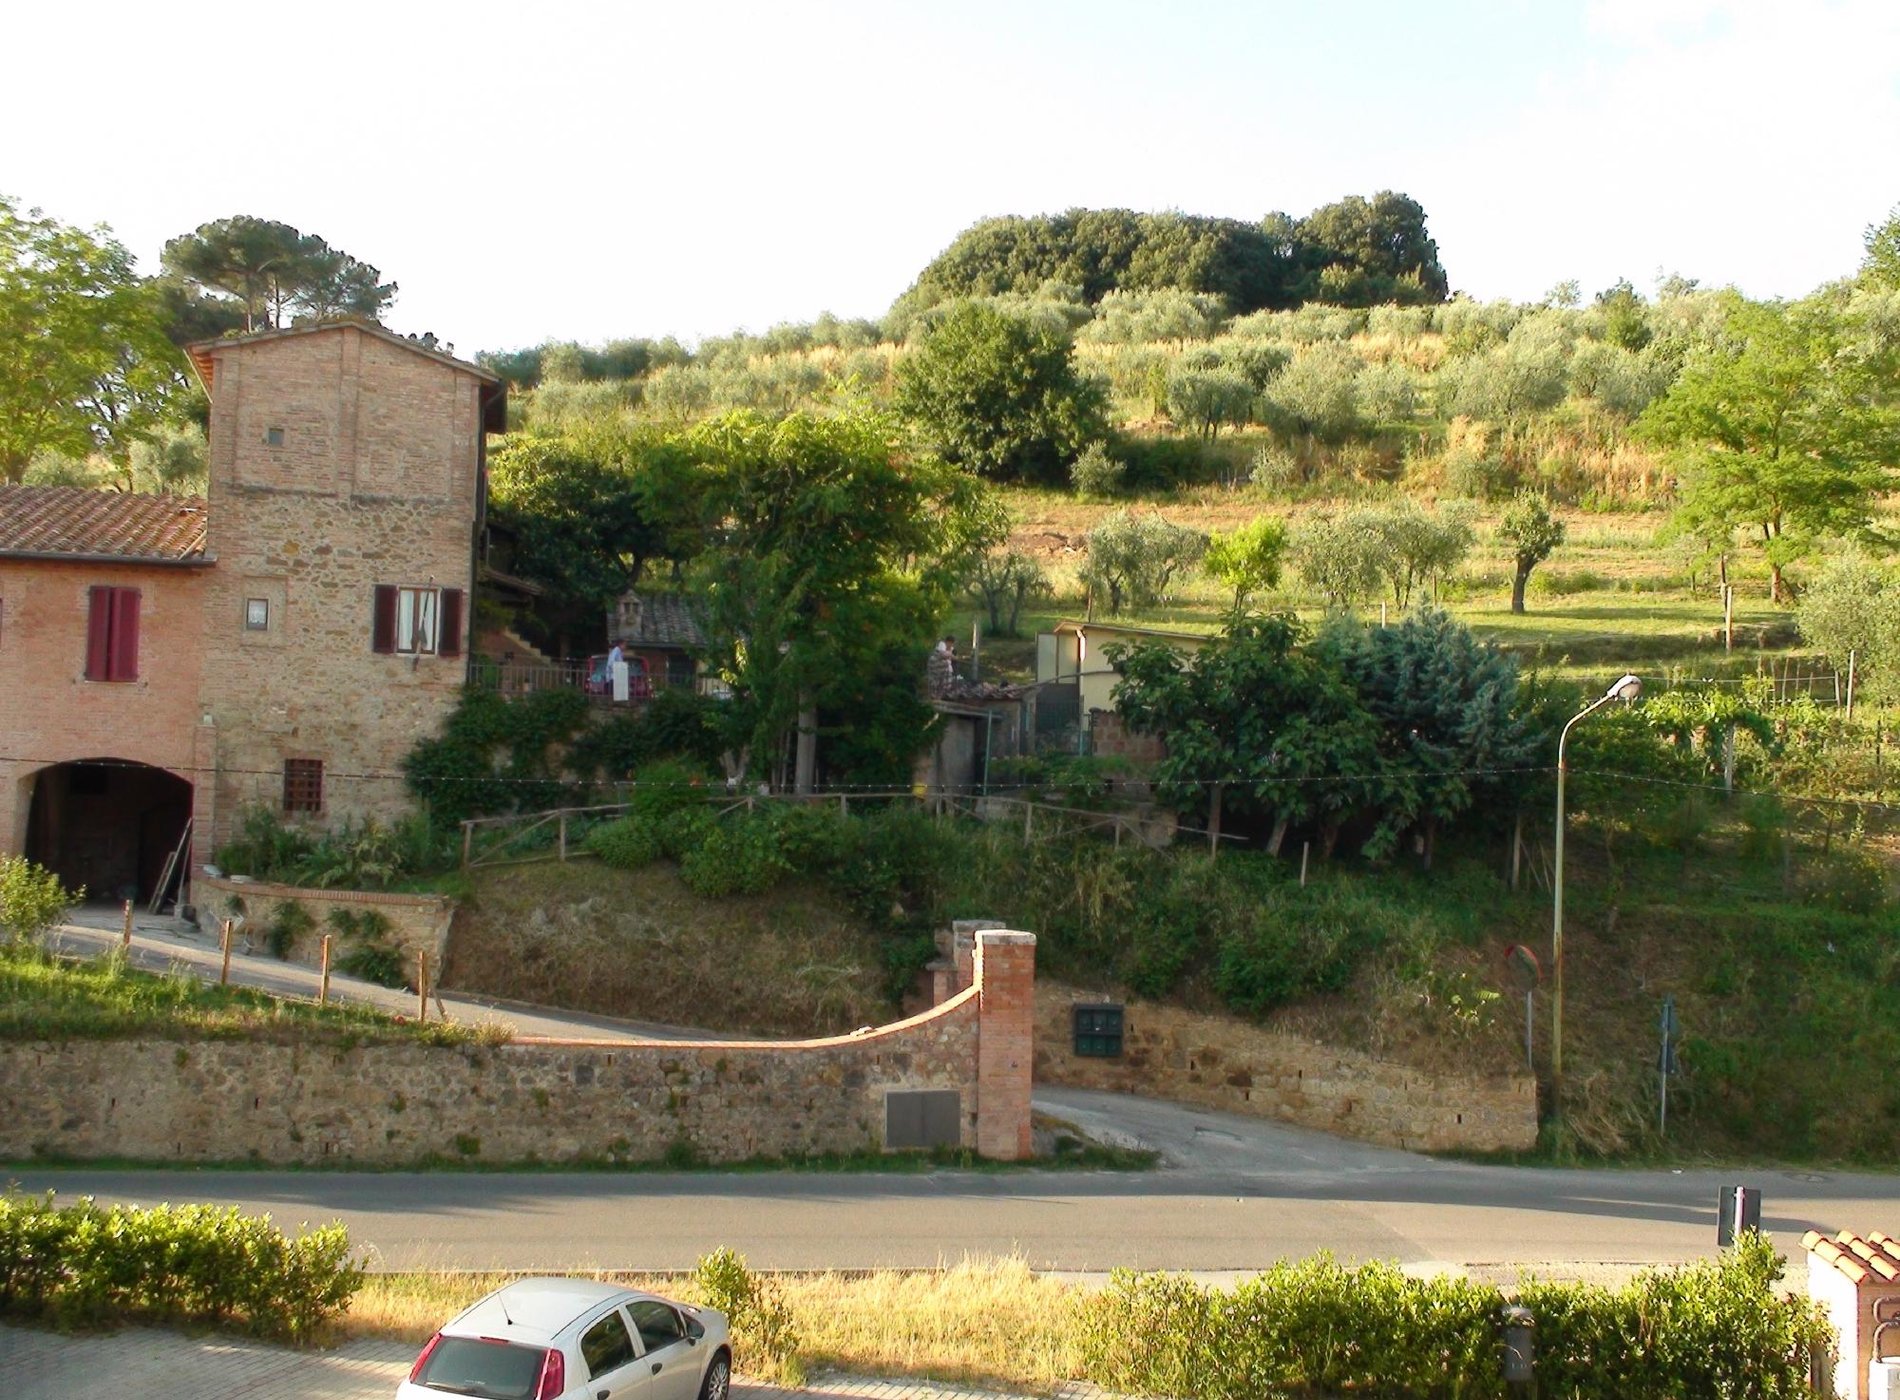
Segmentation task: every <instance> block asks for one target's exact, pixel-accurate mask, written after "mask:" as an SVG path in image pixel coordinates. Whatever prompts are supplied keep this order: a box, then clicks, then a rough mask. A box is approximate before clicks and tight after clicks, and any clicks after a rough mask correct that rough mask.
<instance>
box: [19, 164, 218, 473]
mask: <svg viewBox="0 0 1900 1400" xmlns="http://www.w3.org/2000/svg"><path fill="white" fill-rule="evenodd" d="M185 388H186V386H185V379H184V364H183V361H182V360H181V359H180V357H179V355H178V353H177V351H176V350H175V349H174V348H173V347H172V345H171V343H170V342H169V341H168V340H167V339H166V336H165V331H164V320H163V310H162V308H161V305H160V302H159V299H158V297H157V295H156V294H155V292H154V291H153V289H152V287H151V286H150V285H148V284H146V283H144V282H141V281H140V280H139V278H138V276H137V274H136V273H135V272H134V270H133V266H132V257H131V254H130V253H128V252H127V251H126V250H125V248H124V247H123V246H122V245H121V244H120V243H119V242H118V241H117V240H116V239H114V238H113V237H112V236H111V234H110V233H109V232H108V231H107V230H105V229H103V228H100V229H94V230H92V231H90V232H88V231H87V230H84V229H78V228H73V227H71V226H69V225H66V224H62V223H60V222H58V221H57V220H55V219H51V218H48V217H47V216H46V215H45V214H42V213H41V212H40V211H39V210H37V209H27V210H22V209H21V208H20V207H19V205H18V204H17V203H15V202H14V201H13V200H11V199H9V198H7V197H6V196H5V195H0V480H3V481H8V482H18V481H19V480H21V478H22V477H24V476H25V474H26V468H27V464H28V463H29V462H31V461H32V459H33V457H34V455H35V454H36V453H39V452H43V451H53V452H60V453H65V454H67V455H70V456H76V457H84V456H86V455H87V454H88V453H90V452H92V451H94V450H99V451H104V452H107V453H109V454H111V455H113V456H115V457H119V458H123V457H124V456H125V455H126V454H127V453H128V452H129V451H130V449H131V447H132V444H133V443H134V442H137V441H139V440H140V439H141V438H142V437H143V436H145V435H146V434H147V433H149V432H150V431H151V430H152V429H153V427H154V426H155V425H156V424H157V423H158V422H159V421H160V420H161V418H163V417H164V415H165V414H166V412H167V411H168V410H169V409H170V408H171V406H172V405H173V404H174V403H176V402H177V401H178V400H179V399H180V398H181V397H182V396H183V394H184V393H185Z"/></svg>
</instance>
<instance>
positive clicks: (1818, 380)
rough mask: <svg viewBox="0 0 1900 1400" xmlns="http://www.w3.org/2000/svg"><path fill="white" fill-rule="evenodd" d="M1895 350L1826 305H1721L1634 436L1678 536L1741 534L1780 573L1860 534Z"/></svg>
mask: <svg viewBox="0 0 1900 1400" xmlns="http://www.w3.org/2000/svg"><path fill="white" fill-rule="evenodd" d="M1895 370H1896V347H1895V346H1893V345H1891V344H1883V343H1881V342H1880V339H1879V338H1878V337H1870V336H1867V335H1863V334H1861V328H1860V327H1858V326H1856V325H1855V324H1854V316H1853V312H1852V309H1851V307H1850V306H1849V304H1848V303H1847V302H1846V301H1845V300H1844V298H1843V297H1842V296H1841V295H1839V294H1830V293H1823V294H1820V295H1817V296H1814V297H1811V298H1809V299H1807V300H1806V301H1799V302H1790V303H1782V302H1754V301H1747V300H1744V299H1743V298H1742V297H1740V296H1730V297H1729V299H1728V301H1727V303H1726V306H1725V312H1724V316H1723V322H1722V334H1721V337H1720V339H1719V340H1718V341H1717V343H1715V344H1713V345H1710V346H1709V347H1707V348H1706V349H1704V350H1702V351H1700V352H1699V353H1697V354H1695V355H1694V356H1692V357H1691V358H1690V359H1689V361H1688V362H1687V363H1686V364H1685V365H1684V367H1683V371H1682V373H1681V375H1680V376H1679V377H1678V378H1677V380H1676V382H1675V383H1674V384H1673V385H1672V386H1671V387H1670V389H1669V390H1668V392H1666V393H1665V394H1663V395H1662V397H1660V398H1659V399H1657V400H1656V401H1655V402H1654V403H1652V404H1651V405H1650V406H1649V408H1648V409H1646V410H1645V411H1644V413H1643V416H1642V419H1641V420H1640V422H1639V425H1638V426H1639V429H1640V431H1641V432H1642V433H1643V434H1644V435H1646V436H1647V437H1648V438H1649V439H1650V440H1651V441H1653V442H1655V443H1658V444H1659V445H1661V446H1663V447H1666V448H1668V449H1670V450H1671V452H1672V453H1673V455H1674V457H1675V460H1676V462H1677V464H1678V466H1679V468H1680V470H1681V473H1682V483H1681V491H1682V505H1681V515H1682V519H1683V523H1684V524H1685V526H1687V527H1688V528H1691V529H1694V530H1696V531H1698V532H1700V533H1711V532H1715V533H1719V532H1721V531H1723V530H1734V529H1737V528H1746V529H1747V530H1748V531H1749V533H1750V535H1751V536H1752V539H1753V542H1754V544H1755V545H1756V547H1757V548H1759V549H1760V550H1761V551H1762V553H1763V555H1764V557H1765V558H1766V559H1767V561H1768V567H1769V594H1770V596H1771V598H1773V599H1775V600H1777V601H1779V600H1781V599H1782V598H1783V597H1785V596H1786V593H1787V588H1786V584H1785V581H1784V577H1783V570H1784V569H1785V568H1786V566H1787V565H1788V564H1789V563H1791V562H1793V561H1794V560H1796V559H1798V558H1800V557H1801V556H1802V555H1804V554H1805V553H1807V551H1808V550H1809V549H1811V548H1812V547H1813V545H1814V544H1815V542H1816V541H1817V540H1819V539H1821V538H1824V537H1826V536H1830V535H1848V536H1851V535H1859V534H1864V533H1865V532H1866V531H1867V530H1868V529H1869V527H1870V526H1871V525H1872V522H1873V511H1874V503H1875V500H1876V498H1877V497H1878V496H1879V495H1880V494H1881V493H1882V492H1884V491H1887V490H1891V489H1892V486H1893V482H1894V470H1893V466H1892V463H1893V461H1894V459H1895V448H1896V442H1897V438H1896V428H1895V417H1894V401H1895V383H1896V378H1895Z"/></svg>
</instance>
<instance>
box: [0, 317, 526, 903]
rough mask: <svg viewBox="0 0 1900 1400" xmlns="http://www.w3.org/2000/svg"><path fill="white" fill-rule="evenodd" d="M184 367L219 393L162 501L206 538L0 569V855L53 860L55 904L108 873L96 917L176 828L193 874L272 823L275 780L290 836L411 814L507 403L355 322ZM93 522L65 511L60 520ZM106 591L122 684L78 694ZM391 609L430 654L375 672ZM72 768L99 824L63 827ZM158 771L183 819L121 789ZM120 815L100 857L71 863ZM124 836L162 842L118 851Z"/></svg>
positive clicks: (79, 508)
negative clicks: (97, 605)
mask: <svg viewBox="0 0 1900 1400" xmlns="http://www.w3.org/2000/svg"><path fill="white" fill-rule="evenodd" d="M191 358H192V360H193V363H194V364H195V365H196V367H197V369H198V373H199V375H200V376H201V378H202V379H203V380H204V382H205V386H206V388H207V390H208V391H209V393H210V396H211V405H212V407H211V433H210V484H209V489H208V492H207V496H206V499H205V500H203V501H185V500H179V501H176V502H174V503H173V505H175V506H176V508H177V513H178V515H179V516H180V517H181V518H182V517H184V516H187V515H191V516H193V517H194V518H195V519H196V521H197V522H198V527H199V533H198V540H197V543H196V544H189V543H188V544H185V545H174V547H172V549H171V553H170V555H169V557H163V558H161V557H158V556H157V555H156V554H155V553H154V552H153V551H152V550H144V551H143V552H141V553H136V554H135V553H134V552H133V551H131V550H130V549H128V547H127V546H126V544H125V542H124V540H122V539H120V538H118V537H116V536H115V535H114V534H113V532H112V531H111V530H110V529H103V528H101V529H96V530H94V531H93V532H92V534H90V535H87V534H85V532H84V531H83V530H80V529H78V528H77V527H75V529H74V530H72V531H69V532H68V533H67V534H65V535H57V534H55V535H52V536H51V544H50V546H48V547H44V548H27V547H16V548H14V549H12V550H11V551H0V852H6V853H12V852H17V851H32V852H37V853H40V854H41V855H42V856H44V855H49V854H50V855H51V856H52V857H53V858H52V859H51V860H49V861H48V863H49V864H52V865H53V866H54V868H55V869H56V870H59V871H60V873H61V874H62V876H64V877H66V878H67V879H68V882H69V883H77V882H78V881H79V880H81V879H84V878H85V877H84V876H83V874H75V873H74V872H76V871H84V870H87V869H92V868H98V869H100V870H109V871H111V872H112V873H111V878H109V879H108V880H106V881H105V882H104V883H106V884H110V885H111V886H113V888H112V889H111V890H110V891H109V893H110V894H111V896H112V897H114V898H120V897H125V889H124V888H122V884H124V883H129V884H130V885H131V886H133V887H135V888H136V890H137V893H138V895H139V896H140V897H141V898H143V897H146V896H147V895H148V894H149V889H150V887H151V886H152V885H153V884H155V883H156V880H157V875H158V873H159V867H160V865H161V864H162V859H163V854H168V853H169V851H170V850H171V849H172V848H175V847H176V845H177V842H178V837H179V834H180V832H181V830H182V828H183V825H184V815H185V814H188V815H190V816H191V818H192V819H193V844H194V857H195V859H194V862H193V867H194V869H195V866H196V865H197V864H201V863H202V862H203V861H205V860H207V859H209V858H210V855H211V853H212V851H214V850H215V849H216V847H217V846H218V845H220V844H222V843H223V842H225V841H226V840H228V839H229V838H230V837H231V835H232V834H233V832H234V830H235V827H236V824H237V821H238V819H239V818H240V816H241V814H242V812H243V811H244V809H245V808H247V807H251V806H254V805H255V806H263V807H267V808H271V809H274V810H278V811H283V810H284V809H285V807H286V805H287V802H286V799H287V795H288V783H289V777H290V775H289V774H288V773H287V765H289V764H292V763H295V764H296V765H297V767H298V769H299V777H300V779H302V780H303V782H304V784H305V786H304V787H303V788H302V789H300V791H303V792H307V793H310V794H314V800H313V801H299V802H297V803H293V804H289V805H293V806H296V807H298V808H299V809H303V808H310V809H311V810H298V811H297V812H296V813H295V815H296V818H297V819H298V820H307V821H311V822H315V823H318V824H323V825H331V824H335V823H337V822H339V821H343V820H352V819H360V818H363V817H370V816H374V817H379V818H385V819H387V818H391V817H395V816H397V815H399V814H401V813H402V812H404V811H406V810H407V809H408V807H409V805H410V804H409V797H408V793H407V790H406V788H405V786H404V784H403V780H402V776H401V761H402V758H403V756H404V755H405V754H407V753H408V752H409V750H410V749H411V748H412V747H413V746H414V745H415V743H416V741H417V740H418V739H421V738H423V737H425V736H428V735H431V734H434V733H436V732H438V730H439V728H440V726H441V724H442V721H443V720H444V718H445V717H446V716H447V714H448V713H449V711H450V710H451V709H452V708H453V706H454V705H455V703H456V701H457V698H458V694H459V691H460V688H461V686H462V684H463V682H464V680H465V679H466V675H467V653H468V647H467V645H466V641H467V632H468V628H469V621H470V616H471V612H472V608H471V606H470V604H471V602H472V597H471V594H472V585H473V581H474V579H473V573H474V560H475V549H476V545H477V541H478V536H479V531H480V528H481V524H482V519H483V510H484V493H485V468H484V456H483V454H484V442H485V437H484V431H485V429H488V428H499V427H500V409H501V388H500V385H499V382H498V381H497V380H496V379H495V378H494V377H493V376H492V375H489V374H488V373H487V372H486V371H483V370H481V369H478V368H477V367H476V366H474V365H469V364H464V363H463V362H461V361H458V360H454V359H451V358H450V357H448V356H446V355H442V354H438V353H436V352H435V351H434V350H432V349H430V348H429V347H427V346H424V345H421V344H418V343H416V342H412V341H408V340H405V339H403V338H402V337H400V336H396V335H392V334H391V333H389V332H388V331H385V330H383V329H382V328H381V327H378V326H374V325H371V324H369V323H356V322H339V323H334V324H326V325H321V326H314V327H300V328H297V329H294V330H289V331H274V332H264V333H261V334H259V335H255V336H247V337H239V338H236V339H231V340H224V341H216V342H211V343H209V344H206V345H201V346H197V347H194V348H193V350H192V352H191ZM18 489H19V490H21V491H22V492H26V491H28V490H29V488H18ZM49 489H50V488H49ZM79 494H81V495H85V494H88V493H79ZM140 499H142V500H145V501H148V502H149V501H152V500H154V498H140ZM155 499H156V500H157V501H161V502H162V501H164V500H166V498H155ZM28 500H29V497H27V496H25V495H23V496H22V497H21V498H20V500H19V501H18V502H16V504H15V505H14V507H13V509H14V510H15V511H16V512H22V511H24V510H25V509H26V506H27V501H28ZM85 509H86V508H85V504H84V502H83V501H82V502H79V503H77V504H75V505H72V506H71V508H70V509H69V508H68V506H67V504H65V503H62V505H61V510H62V511H63V512H65V513H66V515H68V516H70V517H71V518H72V519H74V520H75V521H78V520H79V518H80V516H81V515H82V514H84V512H85ZM147 514H148V515H149V512H147ZM182 533H183V532H179V531H171V532H168V533H167V534H166V538H167V539H168V540H170V539H172V537H173V535H182ZM102 586H104V587H116V588H131V589H137V590H138V594H139V598H138V607H137V632H138V647H137V650H138V665H137V673H138V674H137V678H136V680H133V681H129V682H126V681H119V680H112V681H102V680H98V679H94V680H88V679H87V678H86V666H87V654H88V616H89V613H88V596H89V593H90V591H91V590H92V589H94V588H99V587H102ZM379 588H380V589H383V590H386V592H387V596H386V598H384V599H383V600H381V601H380V602H379V597H378V589H379ZM396 590H409V592H408V594H406V595H403V596H402V597H401V598H400V599H399V598H398V595H397V593H396ZM424 600H426V602H425V601H424ZM399 602H400V603H401V605H402V606H403V607H405V608H409V609H411V611H412V612H413V614H414V615H416V616H419V617H420V616H426V617H430V618H432V619H433V624H434V630H435V632H436V633H437V634H438V635H435V636H430V637H428V640H427V643H426V644H423V645H411V646H409V647H408V648H407V650H406V652H405V653H403V654H398V651H397V649H396V648H394V647H388V648H385V649H383V650H381V651H379V650H378V646H377V642H376V639H375V633H376V629H377V627H378V626H379V618H381V617H384V616H385V615H386V614H388V613H389V612H390V611H392V610H393V609H394V608H396V606H397V605H398V603H399ZM379 608H380V611H379ZM425 635H426V629H425ZM410 640H411V641H412V642H413V640H414V639H413V636H411V638H410ZM88 760H97V761H99V762H96V763H92V764H89V765H88V769H87V772H86V773H84V774H83V775H80V776H81V777H83V778H84V782H83V783H81V784H78V787H80V788H81V789H83V791H81V792H79V793H78V795H79V796H88V795H89V796H92V797H94V798H96V799H100V800H102V801H103V803H104V807H103V809H102V811H101V812H100V813H99V814H97V816H96V818H95V819H90V820H85V821H81V820H79V817H80V813H79V809H78V808H77V807H71V808H69V807H68V805H67V804H66V802H65V794H66V792H67V789H68V787H71V786H74V784H72V783H70V782H69V781H68V778H69V776H70V775H69V774H68V773H67V772H66V770H65V769H64V768H63V767H62V765H70V764H76V763H85V762H86V761H88ZM316 765H320V774H321V776H320V779H318V780H317V781H316V783H315V784H314V786H312V785H310V780H311V779H312V777H313V775H314V774H315V773H316V772H317V768H316ZM150 770H157V771H158V772H162V773H165V774H170V775H172V776H173V777H174V778H176V779H178V780H179V781H181V782H183V783H187V784H189V785H190V786H189V789H188V790H186V789H182V788H181V789H179V790H178V792H179V799H178V800H179V801H181V802H182V808H183V811H182V813H181V814H179V815H178V816H177V817H176V818H175V819H173V818H172V817H171V816H170V815H169V814H170V812H171V809H172V803H173V798H172V795H171V794H170V793H169V792H165V793H161V794H158V795H157V796H153V795H151V794H147V793H145V792H143V791H140V792H139V793H137V794H133V793H131V792H130V791H129V789H130V787H132V786H136V785H138V784H141V783H143V784H144V785H145V786H146V787H148V788H151V787H153V785H154V782H155V774H154V773H153V772H152V771H150ZM141 772H142V773H144V775H145V776H143V777H136V776H129V775H130V774H136V773H141ZM49 773H50V774H51V776H48V775H49ZM115 774H118V775H128V776H122V778H121V777H115V776H114V775H115ZM43 779H45V780H44V781H43ZM122 786H123V787H127V788H128V791H127V792H126V793H120V792H119V791H117V788H119V787H122ZM36 791H37V792H39V794H40V797H41V800H40V803H39V813H40V814H39V815H38V816H35V815H33V814H34V812H35V793H36ZM154 791H156V789H154ZM130 796H137V797H138V799H139V802H140V804H141V806H140V810H139V812H138V813H133V814H127V800H126V799H127V798H129V797H130ZM160 797H162V798H163V801H160ZM115 810H116V811H118V812H119V813H120V814H121V815H120V818H119V820H118V822H117V823H116V828H115V829H114V830H113V831H112V832H111V834H110V844H111V845H112V847H113V848H114V849H113V857H112V859H111V860H106V859H104V858H103V857H102V856H101V855H100V853H99V852H98V851H92V850H88V849H85V848H86V846H87V844H88V843H89V842H90V843H92V844H93V845H99V844H101V843H102V842H103V841H104V840H105V839H106V838H105V837H104V836H103V835H102V834H101V833H103V832H104V830H105V828H106V827H108V826H112V825H114V824H113V822H112V821H111V820H110V819H111V818H112V816H113V812H114V811H115ZM161 811H162V812H164V813H166V814H167V815H166V817H165V820H164V821H163V822H160V821H158V820H157V816H156V814H158V813H159V812H161ZM140 821H146V822H147V823H148V824H151V825H153V826H154V830H153V831H152V832H150V833H146V832H144V831H141V830H128V829H127V827H128V824H136V823H137V822H140ZM159 825H165V826H167V827H168V830H167V831H164V832H159V831H157V830H156V827H157V826H159ZM87 828H96V829H97V830H88V829H87ZM154 853H161V854H154ZM133 872H135V873H133ZM88 883H90V884H92V885H93V889H92V891H91V892H92V893H93V894H95V895H100V894H107V893H108V891H107V890H106V889H102V888H99V884H100V882H99V881H97V880H93V881H88Z"/></svg>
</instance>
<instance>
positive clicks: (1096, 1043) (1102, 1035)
mask: <svg viewBox="0 0 1900 1400" xmlns="http://www.w3.org/2000/svg"><path fill="white" fill-rule="evenodd" d="M1074 1016H1075V1042H1074V1043H1075V1053H1076V1054H1078V1055H1086V1056H1089V1057H1091V1058H1094V1059H1104V1060H1113V1059H1119V1058H1120V1057H1121V1053H1122V1030H1123V1015H1122V1007H1121V1005H1120V1004H1119V1003H1117V1002H1078V1003H1077V1004H1076V1006H1075V1010H1074Z"/></svg>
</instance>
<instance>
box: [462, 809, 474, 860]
mask: <svg viewBox="0 0 1900 1400" xmlns="http://www.w3.org/2000/svg"><path fill="white" fill-rule="evenodd" d="M474 844H475V823H474V822H472V821H471V822H463V823H462V869H464V870H466V869H468V858H469V851H470V848H471V847H472V846H473V845H474Z"/></svg>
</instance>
